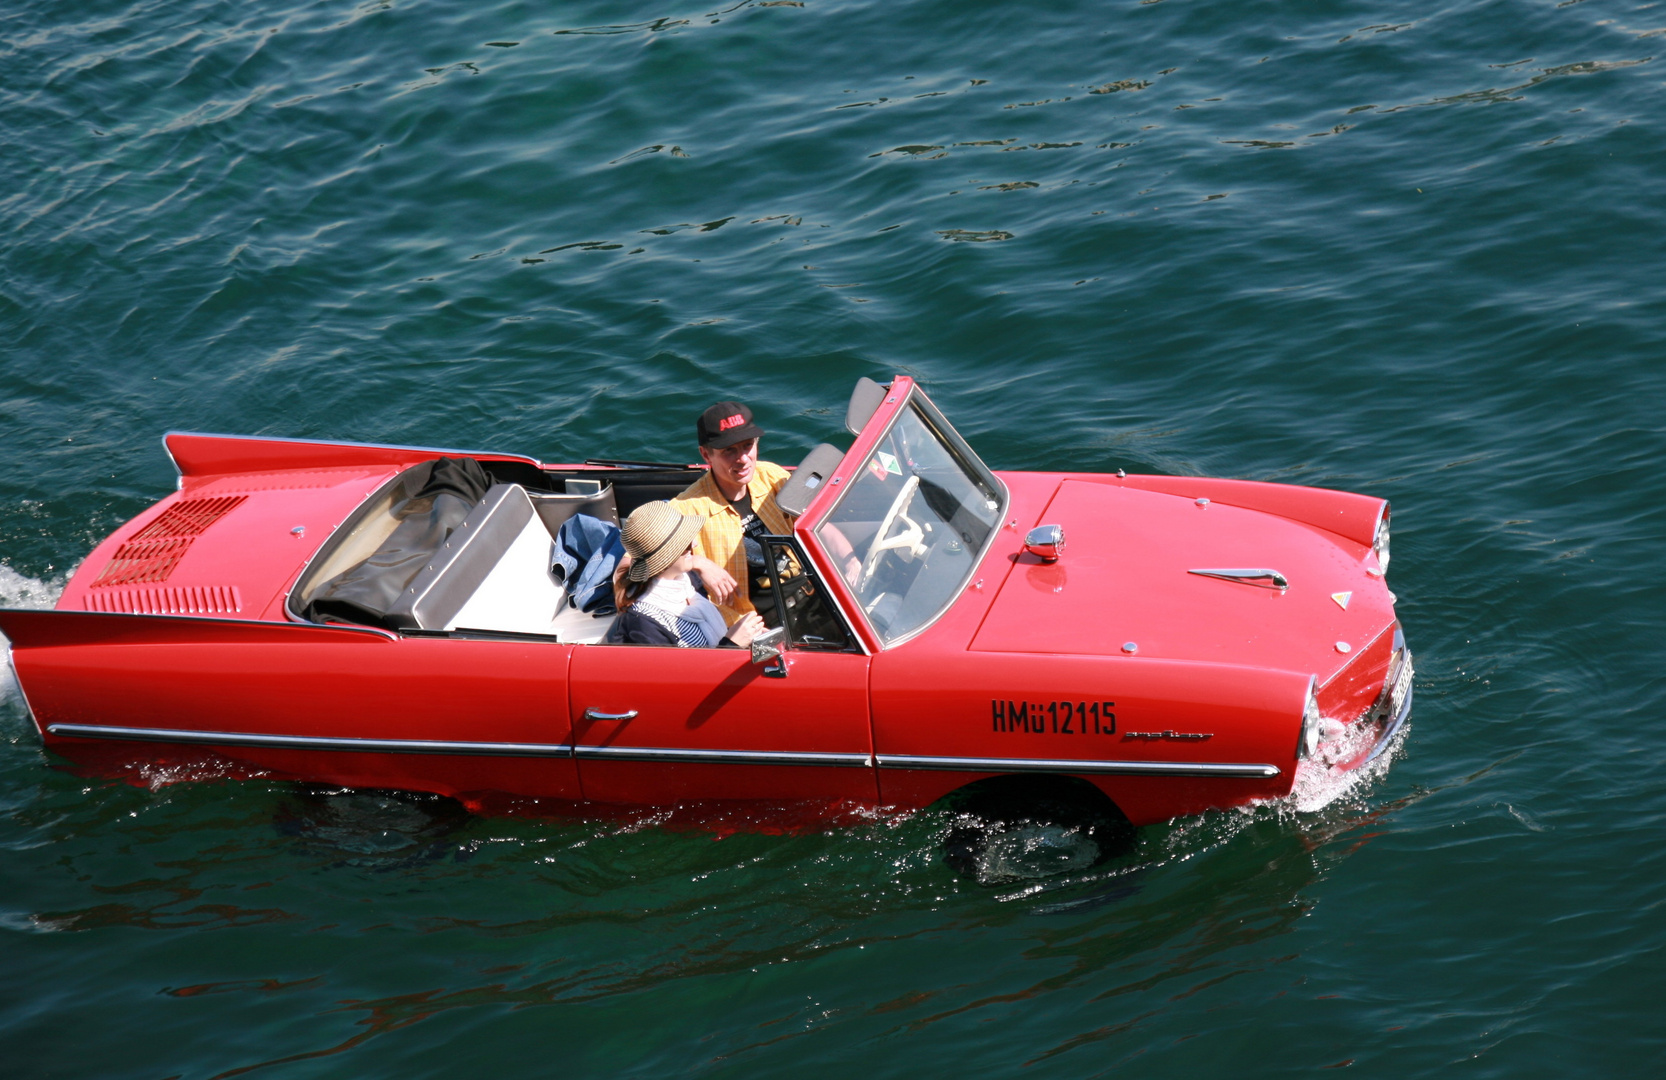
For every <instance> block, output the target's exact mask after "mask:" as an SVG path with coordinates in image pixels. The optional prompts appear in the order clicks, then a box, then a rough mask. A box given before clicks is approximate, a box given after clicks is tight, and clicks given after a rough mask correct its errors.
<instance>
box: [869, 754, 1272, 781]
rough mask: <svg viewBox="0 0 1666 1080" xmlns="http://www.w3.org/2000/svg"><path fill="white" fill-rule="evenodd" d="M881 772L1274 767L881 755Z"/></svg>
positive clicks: (1260, 771) (1227, 772) (1181, 772)
mask: <svg viewBox="0 0 1666 1080" xmlns="http://www.w3.org/2000/svg"><path fill="white" fill-rule="evenodd" d="M878 760H879V767H880V768H881V769H934V770H941V771H948V772H1050V773H1073V774H1080V773H1093V774H1099V775H1104V774H1112V775H1120V776H1232V777H1242V778H1245V779H1250V780H1270V779H1272V778H1273V777H1275V776H1277V775H1278V774H1279V767H1278V766H1277V765H1254V764H1245V765H1236V764H1231V763H1227V762H1209V761H1078V760H1073V759H1069V758H1065V759H1047V758H977V757H920V756H916V755H913V754H880V755H879V759H878Z"/></svg>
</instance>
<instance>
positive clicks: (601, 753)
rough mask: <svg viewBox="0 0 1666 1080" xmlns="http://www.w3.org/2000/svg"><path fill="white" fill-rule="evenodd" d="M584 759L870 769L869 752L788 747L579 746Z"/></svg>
mask: <svg viewBox="0 0 1666 1080" xmlns="http://www.w3.org/2000/svg"><path fill="white" fill-rule="evenodd" d="M573 756H574V757H576V758H578V759H579V760H580V761H657V762H664V763H672V764H682V765H820V766H823V767H830V768H835V769H839V768H843V769H866V768H869V767H871V766H872V765H873V758H871V757H870V756H868V755H867V754H839V753H800V752H797V751H784V750H684V749H680V748H673V747H669V746H575V747H573Z"/></svg>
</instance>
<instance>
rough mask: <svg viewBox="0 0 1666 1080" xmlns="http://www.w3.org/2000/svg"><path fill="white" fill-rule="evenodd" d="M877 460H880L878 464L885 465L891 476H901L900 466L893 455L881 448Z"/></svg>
mask: <svg viewBox="0 0 1666 1080" xmlns="http://www.w3.org/2000/svg"><path fill="white" fill-rule="evenodd" d="M879 462H880V464H882V465H884V466H885V471H886V472H888V473H890V474H891V475H893V476H901V475H902V466H901V465H898V464H897V459H896V456H895V455H893V454H887V453H886V452H885V451H883V450H881V451H880V452H879Z"/></svg>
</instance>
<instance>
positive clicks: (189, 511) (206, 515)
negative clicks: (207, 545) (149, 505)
mask: <svg viewBox="0 0 1666 1080" xmlns="http://www.w3.org/2000/svg"><path fill="white" fill-rule="evenodd" d="M247 499H248V496H247V495H225V496H221V497H219V498H210V499H181V500H180V501H179V502H176V503H174V504H173V505H172V506H170V507H168V508H167V509H166V510H164V511H163V512H162V513H161V515H160V516H158V517H157V518H156V520H155V521H152V522H151V523H150V524H149V525H146V526H145V527H144V528H142V529H140V530H139V531H138V532H136V533H134V534H133V535H132V536H131V537H129V538H128V540H127V541H126V542H125V543H123V544H122V545H121V546H120V547H118V548H117V549H116V553H115V555H113V556H111V558H110V562H109V563H108V564H107V565H106V566H105V567H104V570H103V571H102V572H101V573H100V574H99V575H98V579H97V580H96V581H94V582H93V583H92V588H95V589H97V588H108V587H110V586H113V585H134V584H139V583H145V584H150V583H155V582H160V581H166V580H167V579H168V575H169V574H171V573H173V572H174V567H176V566H178V565H179V560H180V559H182V558H184V557H185V553H186V552H187V551H188V550H190V547H191V544H192V542H193V541H195V540H196V538H197V537H198V536H201V535H202V534H203V533H204V532H206V531H207V529H208V527H209V526H210V525H213V524H214V523H215V522H216V521H219V520H220V519H221V518H223V517H225V516H226V515H227V514H229V513H231V512H232V511H233V510H235V509H237V508H238V507H239V506H241V505H243V503H244V502H245V501H247Z"/></svg>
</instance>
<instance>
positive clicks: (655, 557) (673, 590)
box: [607, 502, 764, 648]
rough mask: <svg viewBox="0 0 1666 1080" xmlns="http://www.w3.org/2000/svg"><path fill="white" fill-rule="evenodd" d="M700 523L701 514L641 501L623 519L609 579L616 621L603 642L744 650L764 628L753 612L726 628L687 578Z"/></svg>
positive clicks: (708, 601)
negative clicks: (620, 548) (621, 550)
mask: <svg viewBox="0 0 1666 1080" xmlns="http://www.w3.org/2000/svg"><path fill="white" fill-rule="evenodd" d="M703 524H704V522H703V521H702V519H700V518H697V517H684V516H683V515H682V514H679V513H678V512H677V509H676V507H674V506H672V505H671V504H670V503H668V502H651V503H644V504H643V505H642V506H639V507H637V508H636V509H635V510H634V511H632V512H631V516H630V517H628V518H626V519H625V524H624V525H623V526H622V527H621V528H620V530H619V539H620V540H621V541H623V543H624V545H625V558H624V559H622V560H620V562H619V569H618V570H617V571H615V573H614V577H613V596H614V601H615V603H616V604H617V606H618V608H619V620H618V621H617V622H615V623H614V624H613V629H612V630H610V631H608V635H607V640H608V641H610V642H615V643H620V642H622V643H625V644H630V645H678V646H682V647H684V648H709V647H712V646H731V647H733V646H739V647H742V648H745V647H746V646H749V645H751V644H752V638H753V637H754V636H755V635H757V634H760V633H762V632H763V630H764V621H763V619H761V618H759V617H758V613H757V612H755V611H749V612H747V613H746V614H745V615H742V616H741V617H740V618H738V619H736V620H735V622H734V625H732V626H729V627H727V628H725V627H724V625H723V616H722V615H721V614H720V613H719V612H718V610H717V605H715V604H713V603H712V602H711V601H710V600H708V599H706V597H705V596H704V595H702V593H701V592H700V591H699V590H698V589H697V588H696V587H695V584H694V581H693V579H691V578H690V577H689V571H690V570H692V569H693V568H694V566H695V564H696V563H697V562H699V559H698V557H697V556H695V554H694V550H693V546H694V538H695V537H696V536H698V535H699V533H700V527H701V526H702V525H703Z"/></svg>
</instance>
